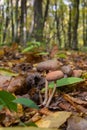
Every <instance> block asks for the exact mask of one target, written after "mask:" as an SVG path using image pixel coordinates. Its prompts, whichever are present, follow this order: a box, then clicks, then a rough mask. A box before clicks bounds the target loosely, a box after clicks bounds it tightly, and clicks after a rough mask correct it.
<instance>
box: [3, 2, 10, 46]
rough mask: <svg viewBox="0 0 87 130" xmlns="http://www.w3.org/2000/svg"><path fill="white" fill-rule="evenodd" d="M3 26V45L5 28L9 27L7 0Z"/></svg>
mask: <svg viewBox="0 0 87 130" xmlns="http://www.w3.org/2000/svg"><path fill="white" fill-rule="evenodd" d="M4 15H5V17H4V18H5V26H4V31H3V43H4V42H5V39H6V34H7V28H8V25H9V0H7V3H6V12H5V14H4Z"/></svg>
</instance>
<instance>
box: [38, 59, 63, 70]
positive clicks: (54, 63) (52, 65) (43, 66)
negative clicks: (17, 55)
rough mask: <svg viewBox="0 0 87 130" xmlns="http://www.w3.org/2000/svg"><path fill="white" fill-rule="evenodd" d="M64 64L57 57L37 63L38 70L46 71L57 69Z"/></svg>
mask: <svg viewBox="0 0 87 130" xmlns="http://www.w3.org/2000/svg"><path fill="white" fill-rule="evenodd" d="M61 65H62V63H61V62H59V61H58V60H57V59H52V60H47V61H43V62H40V63H38V64H37V70H38V71H44V70H48V71H49V70H52V71H54V70H57V69H58V68H60V66H61Z"/></svg>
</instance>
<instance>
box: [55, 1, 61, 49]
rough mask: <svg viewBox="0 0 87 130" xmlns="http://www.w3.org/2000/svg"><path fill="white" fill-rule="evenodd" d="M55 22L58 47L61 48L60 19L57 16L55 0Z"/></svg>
mask: <svg viewBox="0 0 87 130" xmlns="http://www.w3.org/2000/svg"><path fill="white" fill-rule="evenodd" d="M55 10H56V11H55V21H56V29H57V39H58V47H59V48H61V36H60V18H59V16H58V14H57V0H55Z"/></svg>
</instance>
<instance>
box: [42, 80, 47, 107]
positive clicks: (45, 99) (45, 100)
mask: <svg viewBox="0 0 87 130" xmlns="http://www.w3.org/2000/svg"><path fill="white" fill-rule="evenodd" d="M47 100H48V81H47V80H45V98H44V101H43V105H45V104H46V103H47Z"/></svg>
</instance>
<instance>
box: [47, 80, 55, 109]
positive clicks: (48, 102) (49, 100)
mask: <svg viewBox="0 0 87 130" xmlns="http://www.w3.org/2000/svg"><path fill="white" fill-rule="evenodd" d="M56 87H57V86H56V82H55V86H54V88H53V91H52V93H51V95H50V97H49V99H48V101H47V103H46V105H45V107H49V105H50V103H51V100H52V98H53V96H54V94H55V91H56Z"/></svg>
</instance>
